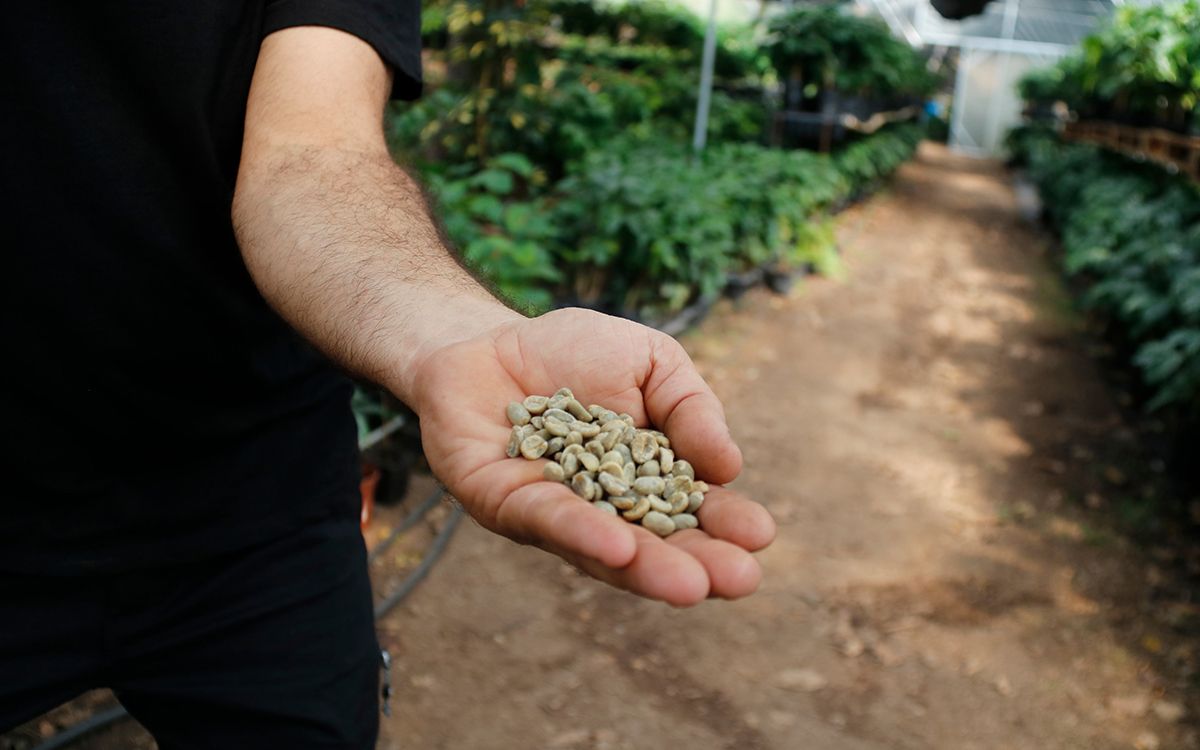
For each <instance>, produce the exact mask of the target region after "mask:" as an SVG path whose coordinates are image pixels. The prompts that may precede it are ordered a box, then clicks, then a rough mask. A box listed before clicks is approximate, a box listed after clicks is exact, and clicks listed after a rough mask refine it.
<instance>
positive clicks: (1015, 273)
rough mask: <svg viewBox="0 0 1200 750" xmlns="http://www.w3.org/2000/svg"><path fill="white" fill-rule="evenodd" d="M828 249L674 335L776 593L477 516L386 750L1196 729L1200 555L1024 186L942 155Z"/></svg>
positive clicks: (842, 742) (421, 597) (400, 686)
mask: <svg viewBox="0 0 1200 750" xmlns="http://www.w3.org/2000/svg"><path fill="white" fill-rule="evenodd" d="M838 238H839V242H840V245H841V248H842V250H843V257H844V261H845V266H846V268H845V274H844V278H843V279H841V280H834V279H816V280H810V281H807V282H805V283H803V284H802V285H800V286H798V287H797V288H796V289H795V290H793V292H792V294H791V295H789V296H787V297H777V296H771V295H769V294H768V293H766V292H753V293H751V294H750V295H748V296H747V297H746V298H744V299H743V300H742V301H740V302H739V303H738V305H736V306H733V305H730V304H724V305H723V306H722V307H720V308H719V309H718V310H717V311H716V313H715V314H714V315H712V316H711V317H710V318H709V319H708V321H707V322H706V323H705V324H704V325H702V326H701V327H700V329H699V330H697V331H695V332H693V333H691V334H689V335H688V336H687V337H685V344H686V345H687V347H688V349H689V350H690V351H691V352H692V353H693V356H694V358H695V360H696V362H697V364H698V365H699V366H700V368H701V369H702V371H703V372H704V374H705V375H706V376H707V377H708V378H709V379H710V381H711V382H712V384H713V386H714V388H715V389H716V390H717V392H718V393H719V395H720V396H721V397H722V398H723V399H724V400H725V403H726V406H727V409H728V411H729V417H730V421H731V424H732V427H733V431H734V434H735V436H738V437H739V438H740V441H741V443H742V446H743V448H744V451H745V455H746V471H745V473H744V474H743V476H742V477H741V478H740V479H739V480H738V482H737V484H736V486H737V487H738V488H739V489H741V490H742V491H743V492H745V493H746V494H748V495H749V496H751V497H754V498H756V499H757V500H759V501H760V502H762V503H764V504H765V505H766V506H767V507H768V508H769V509H770V510H771V511H772V512H773V513H774V514H775V516H776V518H777V519H778V521H779V524H780V533H779V538H778V540H777V541H776V543H775V544H774V545H773V546H772V547H771V548H769V549H768V550H766V551H765V552H764V553H762V555H761V558H760V559H761V562H762V564H763V566H764V568H765V572H766V578H765V582H764V585H763V587H762V589H761V590H760V591H759V593H757V594H756V595H754V596H752V597H750V598H748V599H745V600H742V601H738V602H722V601H712V602H708V603H706V604H704V605H702V606H700V607H697V608H695V609H691V610H674V609H671V608H669V607H666V606H664V605H660V604H656V603H652V602H647V601H642V600H639V599H636V598H634V597H632V596H629V595H626V594H623V593H621V592H618V591H615V590H612V589H609V588H607V587H605V586H603V585H601V584H598V583H594V582H592V581H591V580H589V579H585V578H583V577H581V576H580V575H578V574H577V573H576V572H574V571H573V570H572V569H571V568H569V567H568V566H566V565H564V564H562V563H560V562H557V561H556V560H555V559H554V558H552V557H550V556H547V555H545V554H543V553H541V552H538V551H536V550H532V549H528V548H523V547H518V546H516V545H514V544H512V543H509V542H507V541H505V540H503V539H500V538H497V537H494V536H492V535H490V534H488V533H487V532H484V531H483V530H481V529H479V528H478V527H476V526H474V525H470V524H464V526H463V527H462V530H461V531H460V532H459V534H458V535H457V537H456V538H455V539H454V540H453V542H452V544H451V547H450V549H449V552H448V553H447V555H446V557H445V558H444V559H443V561H442V562H441V563H439V565H438V566H437V567H436V568H435V570H434V571H433V573H432V575H431V576H430V578H429V579H428V580H427V581H426V582H425V583H424V584H423V585H422V587H421V588H419V589H418V590H417V591H416V593H415V594H414V595H413V596H411V597H410V598H409V599H408V600H406V601H405V602H404V603H403V604H402V605H401V606H400V607H399V608H397V609H396V610H395V611H393V612H392V613H391V614H390V615H389V616H387V617H386V618H385V619H384V621H383V622H382V623H381V625H380V638H381V640H382V642H383V643H384V644H385V645H386V646H387V647H388V648H389V649H390V650H391V652H392V654H393V656H394V658H395V663H396V668H395V675H394V678H395V684H396V688H397V696H396V697H395V698H394V699H393V706H392V708H393V715H392V717H391V718H388V719H385V720H384V728H383V734H382V738H381V741H380V747H381V748H384V749H389V748H397V749H398V748H429V749H433V748H456V749H458V748H469V749H471V750H510V749H518V748H520V749H523V748H564V749H567V750H571V749H574V750H585V749H587V750H600V749H602V748H609V749H615V748H660V747H673V746H679V747H687V748H690V749H691V750H717V749H718V748H719V749H729V750H760V749H761V750H795V749H799V748H804V749H805V750H824V749H826V748H828V749H831V750H832V749H837V750H882V749H884V748H888V749H893V748H913V749H916V748H946V749H948V750H949V749H953V750H972V749H974V750H984V749H989V750H990V749H993V748H994V749H996V750H1001V749H1003V750H1009V749H1012V748H1055V749H1058V748H1062V749H1064V750H1065V749H1068V748H1070V749H1074V748H1087V749H1088V750H1093V749H1094V750H1108V749H1109V748H1112V749H1117V748H1142V750H1153V748H1162V749H1163V750H1167V749H1175V748H1194V747H1200V739H1198V736H1200V732H1198V727H1200V724H1197V723H1196V720H1195V717H1197V716H1198V715H1200V714H1198V712H1200V701H1198V700H1197V691H1196V687H1197V680H1196V676H1195V675H1196V672H1195V666H1194V665H1195V662H1196V658H1195V657H1196V648H1197V643H1198V640H1197V622H1198V618H1200V609H1198V608H1197V606H1196V605H1195V604H1194V603H1191V601H1192V600H1191V599H1189V595H1190V594H1189V589H1188V585H1187V581H1186V580H1184V579H1183V578H1181V576H1180V574H1179V573H1178V572H1177V571H1178V570H1179V569H1181V568H1182V569H1184V570H1186V568H1187V563H1189V562H1190V563H1192V564H1193V565H1194V564H1195V563H1196V561H1195V560H1194V559H1191V558H1188V557H1187V553H1186V552H1185V553H1180V552H1179V551H1178V550H1172V549H1171V548H1164V547H1155V546H1153V545H1149V546H1147V545H1146V544H1141V543H1134V542H1132V541H1130V538H1129V537H1128V536H1127V535H1126V534H1125V533H1123V532H1122V529H1123V528H1126V527H1125V526H1122V525H1120V524H1116V523H1114V522H1112V520H1111V519H1112V518H1114V516H1119V515H1120V512H1121V509H1123V508H1124V509H1129V508H1136V507H1137V502H1138V501H1139V498H1140V495H1139V493H1143V494H1145V493H1148V492H1151V491H1153V490H1152V489H1146V487H1150V485H1143V483H1142V482H1141V480H1140V477H1142V476H1149V475H1153V474H1154V472H1155V471H1156V470H1158V469H1159V468H1160V467H1159V466H1158V465H1157V464H1155V463H1154V462H1153V460H1152V457H1150V456H1148V455H1145V451H1144V449H1143V448H1142V447H1140V445H1139V440H1138V433H1137V432H1136V431H1135V430H1134V429H1132V428H1131V427H1130V426H1128V424H1127V420H1126V419H1125V417H1123V415H1122V409H1121V407H1120V404H1119V403H1118V399H1117V395H1118V394H1117V393H1116V392H1115V391H1114V389H1113V388H1112V387H1110V386H1109V385H1108V384H1106V383H1105V381H1104V380H1103V378H1102V375H1101V369H1100V367H1099V366H1098V365H1097V364H1096V362H1095V360H1094V358H1093V356H1092V354H1093V353H1094V352H1093V350H1094V349H1095V343H1094V341H1093V340H1091V339H1090V338H1089V337H1088V336H1086V335H1085V334H1084V332H1083V331H1082V329H1081V323H1080V321H1079V320H1078V319H1077V318H1076V317H1075V316H1074V314H1073V313H1072V312H1071V308H1070V305H1069V304H1068V302H1067V300H1066V297H1065V295H1064V293H1063V291H1062V287H1061V285H1060V283H1059V281H1058V279H1057V276H1056V275H1055V274H1054V273H1053V272H1052V271H1051V270H1050V269H1051V267H1052V263H1051V261H1050V260H1049V259H1048V258H1047V253H1048V252H1050V249H1051V247H1052V244H1051V240H1050V238H1049V237H1048V235H1046V234H1045V233H1044V232H1042V231H1041V230H1039V229H1038V228H1036V227H1034V226H1031V225H1029V224H1027V223H1025V222H1023V220H1022V219H1021V218H1020V216H1019V214H1018V209H1017V205H1016V202H1015V199H1014V196H1013V192H1012V190H1011V189H1010V187H1009V182H1008V177H1007V176H1006V174H1005V173H1004V172H1003V170H1002V169H1001V168H1000V167H999V165H997V164H995V163H992V162H981V161H974V160H967V159H964V158H961V157H956V156H953V155H951V154H949V153H948V152H947V151H945V150H944V149H942V148H940V147H936V146H930V145H925V146H923V147H922V149H921V151H920V153H919V156H918V158H917V159H916V160H914V161H913V162H912V163H910V164H908V165H906V166H905V167H904V168H903V169H902V170H901V171H900V173H899V175H898V176H897V178H896V180H895V181H894V183H893V185H892V187H891V189H890V190H889V191H888V192H886V193H884V194H882V195H879V196H877V197H876V198H874V199H872V200H871V201H869V202H867V203H865V204H862V205H860V206H858V207H856V208H854V209H852V210H850V211H848V212H846V213H844V214H843V215H842V216H841V217H840V218H839V221H838ZM425 487H426V485H425V484H424V483H422V482H417V483H415V486H414V488H413V494H414V495H416V496H418V497H419V496H420V494H421V492H422V490H423V489H425ZM402 513H403V510H389V511H385V512H384V514H383V516H382V517H381V519H380V522H379V523H378V524H377V526H376V528H374V529H372V530H371V536H370V540H371V541H375V540H377V539H378V538H380V537H381V536H382V535H383V534H384V533H386V530H387V527H388V526H389V525H390V524H394V523H395V522H396V521H397V519H398V517H399V516H400V515H402ZM436 523H437V518H434V519H432V520H431V522H430V523H429V524H428V525H426V526H423V527H421V528H419V529H418V530H416V532H415V533H414V534H412V535H411V536H410V537H409V538H406V539H405V540H404V541H403V542H402V544H401V545H399V546H398V548H397V549H396V550H394V551H393V552H390V553H389V554H388V555H387V556H386V560H385V561H384V565H383V567H382V568H381V569H380V570H379V571H378V580H377V585H378V588H379V591H380V593H381V594H382V593H384V592H386V590H387V589H388V588H389V586H392V585H394V584H395V582H396V581H397V580H398V577H399V575H400V574H401V573H402V572H403V571H404V569H407V568H409V567H411V565H412V564H413V563H414V562H415V560H416V558H417V557H418V556H419V554H420V552H421V549H422V548H423V545H426V544H427V543H428V540H429V539H430V537H431V534H432V530H433V527H434V526H436ZM1181 554H1183V559H1182V561H1181V557H1180V555H1181ZM64 710H67V709H64ZM41 727H42V731H49V730H48V729H47V727H46V726H45V724H42V725H41ZM36 728H37V723H35V724H34V725H31V729H36ZM52 728H53V727H50V728H49V729H52ZM137 732H138V730H136V728H135V727H131V726H128V725H126V726H123V727H121V728H119V729H117V730H114V731H111V732H109V733H107V734H106V735H105V736H100V737H97V738H95V739H93V740H90V741H88V742H86V743H81V744H80V745H78V747H81V748H89V747H90V748H115V747H130V746H148V745H149V744H150V742H149V740H148V739H147V738H145V737H144V735H140V734H138V733H137ZM0 746H4V745H3V742H2V741H0Z"/></svg>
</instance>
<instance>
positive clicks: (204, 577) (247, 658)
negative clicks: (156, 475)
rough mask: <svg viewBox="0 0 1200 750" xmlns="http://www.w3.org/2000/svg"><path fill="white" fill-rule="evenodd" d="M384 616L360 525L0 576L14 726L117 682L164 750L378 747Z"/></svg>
mask: <svg viewBox="0 0 1200 750" xmlns="http://www.w3.org/2000/svg"><path fill="white" fill-rule="evenodd" d="M371 609H372V604H371V587H370V581H369V579H368V577H367V567H366V558H365V550H364V545H363V539H362V535H361V534H360V533H359V530H358V525H357V523H355V522H353V521H328V522H324V523H320V524H317V525H314V526H310V527H308V528H305V529H303V530H302V531H299V532H297V533H294V534H292V535H291V536H288V537H286V538H284V539H280V540H277V541H274V542H271V543H270V544H267V545H263V546H261V547H258V548H255V549H251V550H246V551H241V552H238V553H235V554H230V555H225V556H223V557H219V558H217V559H214V560H209V561H206V562H205V563H203V564H199V563H197V564H189V565H186V566H174V567H170V568H161V569H157V570H153V571H149V572H145V571H140V572H136V573H120V574H113V575H103V576H90V577H73V578H62V577H42V576H28V575H24V574H21V575H14V574H11V573H2V572H0V731H3V730H5V729H9V728H12V727H14V726H16V725H17V724H20V723H22V722H24V721H27V720H29V719H32V718H34V717H35V716H38V715H39V714H41V713H43V712H45V711H47V710H49V709H52V708H54V707H55V706H57V705H59V704H61V703H63V702H65V701H67V700H70V699H71V698H73V697H75V696H76V695H78V694H80V693H82V692H84V691H86V690H89V689H92V688H97V687H111V688H112V689H113V691H114V692H115V693H116V695H117V697H118V698H119V699H120V701H121V703H122V704H123V705H124V706H125V707H126V709H128V710H129V713H130V714H132V715H133V716H134V718H136V719H138V721H140V722H141V723H142V724H143V725H145V727H146V728H147V729H149V730H150V732H151V734H153V735H154V737H155V739H156V740H157V741H158V744H159V747H161V748H162V749H163V750H174V749H175V748H222V750H225V749H228V748H275V747H278V748H289V749H294V748H295V749H298V748H318V747H319V748H372V747H374V746H375V739H376V735H377V732H378V728H379V715H378V688H379V648H378V645H377V642H376V639H375V630H374V623H373V620H372V613H371Z"/></svg>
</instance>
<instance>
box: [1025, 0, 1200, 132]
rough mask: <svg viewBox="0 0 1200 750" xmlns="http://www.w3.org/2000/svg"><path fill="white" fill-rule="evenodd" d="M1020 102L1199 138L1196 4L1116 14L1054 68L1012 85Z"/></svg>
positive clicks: (1190, 0) (1199, 15)
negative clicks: (1186, 132)
mask: <svg viewBox="0 0 1200 750" xmlns="http://www.w3.org/2000/svg"><path fill="white" fill-rule="evenodd" d="M1019 88H1020V93H1021V95H1022V97H1023V98H1025V99H1026V100H1027V101H1031V102H1036V103H1041V102H1055V101H1062V102H1065V103H1066V104H1067V105H1068V106H1069V107H1070V108H1071V109H1073V110H1074V111H1076V112H1077V113H1078V114H1079V115H1080V116H1081V117H1085V118H1105V119H1114V120H1120V121H1124V122H1128V123H1130V124H1136V125H1158V126H1162V127H1169V128H1173V129H1176V130H1180V131H1184V130H1188V129H1190V130H1191V131H1192V132H1194V133H1200V108H1198V107H1200V0H1176V1H1175V2H1168V3H1164V4H1162V5H1150V6H1145V7H1138V6H1134V5H1127V6H1125V7H1122V8H1119V9H1118V10H1117V12H1116V14H1115V15H1114V17H1113V19H1112V21H1111V23H1109V24H1108V25H1106V26H1105V27H1104V28H1102V29H1101V30H1099V31H1097V32H1096V33H1095V34H1093V35H1091V36H1089V37H1088V38H1087V39H1085V40H1084V41H1083V43H1082V45H1081V47H1080V48H1079V50H1078V51H1077V52H1076V53H1075V54H1073V55H1070V56H1068V57H1066V58H1064V59H1063V60H1062V61H1060V62H1059V63H1058V64H1057V65H1055V66H1053V67H1050V68H1046V69H1042V70H1036V71H1033V72H1031V73H1030V74H1028V75H1027V76H1026V77H1025V78H1024V79H1022V81H1021V83H1020V86H1019Z"/></svg>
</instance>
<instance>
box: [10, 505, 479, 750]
mask: <svg viewBox="0 0 1200 750" xmlns="http://www.w3.org/2000/svg"><path fill="white" fill-rule="evenodd" d="M444 492H445V490H443V489H442V488H441V487H438V488H437V489H436V490H434V491H433V492H432V493H430V495H429V497H427V498H425V501H424V502H422V503H421V504H420V505H419V506H417V507H416V508H414V509H413V511H412V513H409V514H408V515H407V516H405V517H404V520H403V521H401V522H400V525H399V526H397V527H396V529H395V530H394V531H393V532H392V533H391V534H390V535H389V536H388V537H387V539H384V540H383V541H382V542H380V543H379V544H377V545H375V547H374V548H373V549H372V550H371V551H370V553H368V555H367V563H368V564H370V563H371V562H373V561H374V560H376V559H378V557H379V556H380V555H382V554H383V553H384V552H385V551H386V550H387V548H388V547H390V546H392V544H393V543H394V542H395V541H396V540H397V539H398V538H400V535H401V534H402V533H404V532H405V531H407V530H409V529H411V528H412V527H413V526H416V525H417V524H418V523H420V521H421V519H422V518H424V517H425V514H427V513H428V512H429V510H430V509H431V508H433V506H435V505H437V503H438V501H439V500H441V499H442V494H443V493H444ZM462 517H463V512H462V509H460V508H458V507H455V508H454V509H453V510H452V511H451V512H450V516H449V517H448V518H447V519H446V523H445V525H443V526H442V530H441V531H439V532H438V534H437V536H436V537H434V539H433V543H432V544H431V545H430V546H429V550H428V551H426V553H425V556H424V557H422V558H421V562H420V564H418V565H417V567H416V568H415V569H413V571H412V572H411V573H409V574H408V575H407V576H406V577H405V579H404V580H403V581H402V582H401V583H400V586H399V587H398V588H397V589H396V590H395V591H393V592H392V593H390V594H388V595H387V597H386V598H385V599H384V600H383V601H381V602H380V603H379V604H378V605H377V606H376V607H375V619H376V620H378V619H379V618H381V617H383V616H384V615H386V614H387V613H388V612H390V611H391V610H392V609H393V608H394V607H395V606H396V605H397V604H399V603H400V602H402V601H404V597H406V596H408V595H409V594H410V593H412V590H413V589H415V588H416V587H417V584H418V583H420V582H421V581H422V580H423V579H424V578H425V576H427V575H429V571H430V570H432V569H433V564H434V563H436V562H437V561H438V558H439V557H441V556H442V553H443V552H445V551H446V545H448V544H449V543H450V537H452V536H454V530H455V529H457V528H458V524H459V522H460V521H462ZM127 716H129V712H128V711H126V710H125V708H124V707H123V706H114V707H112V708H109V709H106V710H104V711H101V712H100V713H97V714H93V715H92V716H90V717H88V718H87V719H84V720H83V721H81V722H79V723H78V724H76V725H74V726H72V727H70V728H68V729H64V730H63V731H61V732H59V733H58V734H56V735H54V736H53V737H51V738H50V739H48V740H46V741H45V742H43V743H42V744H40V745H36V746H35V747H34V748H33V750H61V748H64V747H67V746H69V745H71V744H72V743H74V742H75V741H76V740H80V739H83V738H84V737H85V736H87V735H89V734H91V733H93V732H98V731H100V730H101V729H104V728H105V727H108V726H110V725H112V724H115V723H117V722H118V721H120V720H121V719H124V718H126V717H127Z"/></svg>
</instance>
